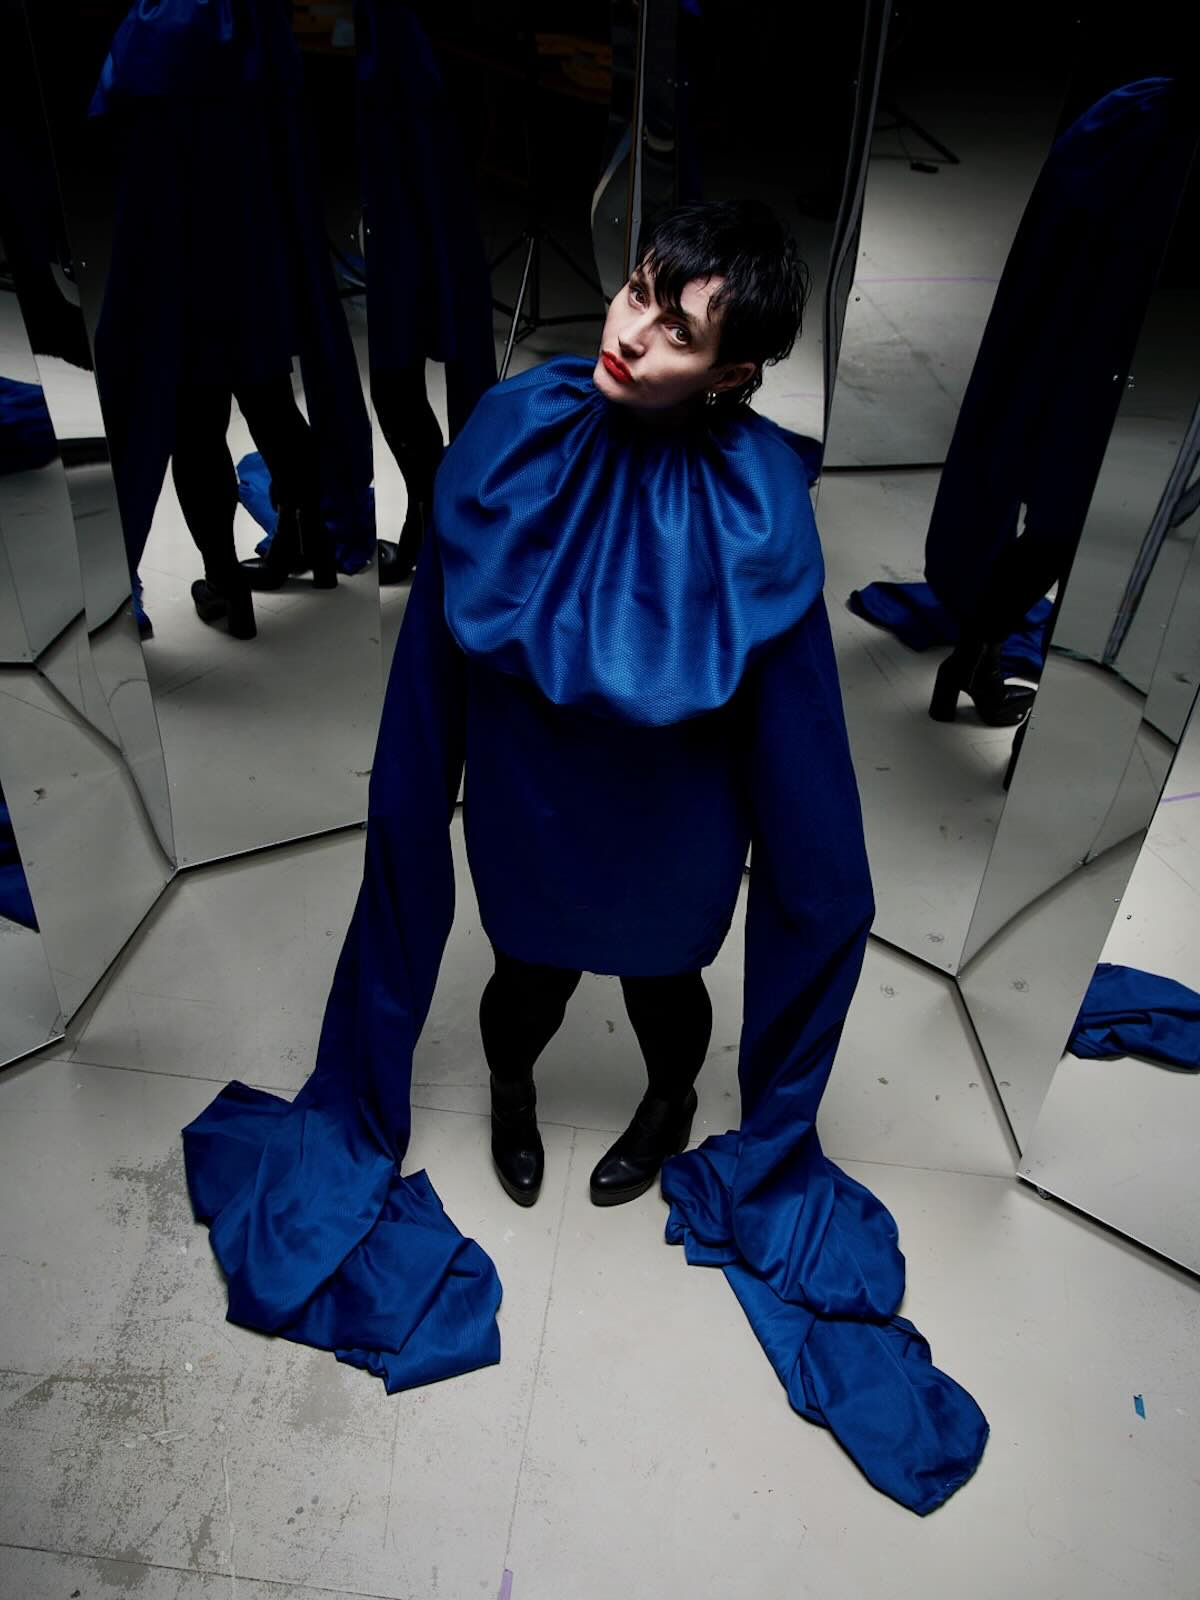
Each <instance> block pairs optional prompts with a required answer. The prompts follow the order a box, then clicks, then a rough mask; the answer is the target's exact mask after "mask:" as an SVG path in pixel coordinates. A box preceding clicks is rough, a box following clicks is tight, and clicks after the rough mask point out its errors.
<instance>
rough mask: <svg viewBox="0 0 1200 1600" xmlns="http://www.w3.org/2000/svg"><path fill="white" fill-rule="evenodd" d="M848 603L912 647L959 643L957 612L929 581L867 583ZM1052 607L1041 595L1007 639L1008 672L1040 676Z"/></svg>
mask: <svg viewBox="0 0 1200 1600" xmlns="http://www.w3.org/2000/svg"><path fill="white" fill-rule="evenodd" d="M846 604H847V605H848V606H849V608H850V610H851V611H853V613H854V615H855V616H856V617H862V618H863V619H864V621H866V622H873V623H874V624H875V626H876V627H878V628H887V630H888V631H889V632H890V633H894V634H895V635H896V637H897V639H899V640H900V643H901V644H906V645H907V646H908V648H909V649H910V650H928V649H930V647H931V646H934V645H940V644H957V643H958V639H959V634H960V632H961V629H960V627H959V622H958V618H957V617H955V616H954V615H952V613H951V612H949V611H947V610H946V608H945V606H944V605H943V604H942V602H941V601H940V600H939V599H938V597H937V595H936V594H934V592H933V590H932V589H931V588H930V587H929V585H928V584H927V583H886V582H879V583H869V584H867V586H866V588H865V589H855V590H854V591H853V592H852V593H851V595H850V598H849V600H848V601H847V602H846ZM1053 609H1054V608H1053V606H1052V605H1051V604H1050V602H1049V600H1039V601H1038V602H1037V604H1036V605H1034V606H1031V607H1030V609H1029V612H1028V614H1027V615H1026V617H1025V624H1024V626H1023V627H1022V628H1020V629H1018V631H1017V632H1016V633H1012V634H1010V635H1009V636H1008V638H1007V639H1006V640H1005V641H1004V644H1003V647H1002V648H1001V651H1000V668H1001V671H1002V673H1003V674H1004V675H1005V676H1006V677H1016V676H1020V677H1031V678H1040V677H1041V675H1042V669H1043V668H1044V667H1045V665H1046V643H1047V641H1046V624H1047V622H1048V621H1049V620H1050V613H1051V611H1052V610H1053Z"/></svg>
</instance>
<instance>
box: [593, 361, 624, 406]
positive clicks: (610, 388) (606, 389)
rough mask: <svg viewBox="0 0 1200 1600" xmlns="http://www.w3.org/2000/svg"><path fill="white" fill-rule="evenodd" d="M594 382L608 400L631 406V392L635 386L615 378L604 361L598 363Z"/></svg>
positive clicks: (594, 373)
mask: <svg viewBox="0 0 1200 1600" xmlns="http://www.w3.org/2000/svg"><path fill="white" fill-rule="evenodd" d="M592 382H593V383H594V384H595V385H596V387H597V389H599V391H600V393H601V394H602V395H603V396H604V398H605V399H606V400H615V401H616V402H617V404H618V405H628V404H629V401H630V398H631V397H630V393H629V391H630V389H632V387H633V385H632V384H630V383H622V382H621V380H620V378H614V377H613V375H612V373H611V372H610V371H609V370H608V368H607V367H606V366H605V365H604V362H603V360H600V361H597V362H596V368H595V371H594V372H593V373H592Z"/></svg>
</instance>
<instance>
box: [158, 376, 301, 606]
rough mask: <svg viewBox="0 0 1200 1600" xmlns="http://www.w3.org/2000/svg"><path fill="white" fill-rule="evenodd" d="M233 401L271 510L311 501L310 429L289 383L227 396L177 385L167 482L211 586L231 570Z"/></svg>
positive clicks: (206, 386) (214, 388)
mask: <svg viewBox="0 0 1200 1600" xmlns="http://www.w3.org/2000/svg"><path fill="white" fill-rule="evenodd" d="M233 394H236V395H237V403H238V406H239V407H240V408H241V412H242V415H243V416H244V417H245V419H246V426H247V427H248V428H249V430H250V434H251V437H252V438H253V440H254V443H255V444H256V445H257V446H258V449H259V451H260V452H261V454H262V457H263V460H264V461H265V462H266V464H267V470H268V471H269V472H270V474H271V487H272V490H273V492H274V494H275V498H276V501H277V503H279V504H282V505H294V506H307V505H309V504H311V503H312V502H313V501H314V500H315V499H316V498H317V497H318V496H319V488H318V482H317V475H316V465H315V459H314V448H313V437H312V430H311V429H310V428H309V425H308V423H307V422H306V421H305V419H304V413H303V412H302V411H301V410H300V408H299V406H298V405H297V404H296V400H295V396H294V395H293V394H292V380H291V378H290V377H287V376H280V377H278V378H272V379H270V380H268V381H267V382H265V383H254V384H239V385H238V386H237V387H236V389H234V390H233V391H232V392H231V391H230V389H229V388H227V387H225V386H224V385H222V384H211V383H188V384H181V385H180V387H179V391H178V394H177V396H176V420H175V448H174V450H173V451H172V452H171V475H172V477H173V478H174V479H175V492H176V493H177V494H178V496H179V505H180V509H181V510H182V511H183V517H184V521H185V522H186V523H187V525H188V532H189V533H190V534H191V536H192V539H193V540H194V541H195V545H196V548H197V550H199V552H200V554H201V556H202V557H203V558H204V571H205V574H206V576H207V577H209V578H214V579H216V580H217V581H218V582H219V581H220V579H221V577H222V575H224V574H228V573H229V571H230V569H231V568H233V567H235V566H236V565H237V551H236V549H235V547H234V541H233V514H234V512H235V511H236V510H237V503H238V495H237V472H236V470H235V468H234V465H233V457H232V456H231V455H230V453H229V445H228V443H227V442H226V434H227V432H228V430H229V407H230V401H231V399H232V397H233Z"/></svg>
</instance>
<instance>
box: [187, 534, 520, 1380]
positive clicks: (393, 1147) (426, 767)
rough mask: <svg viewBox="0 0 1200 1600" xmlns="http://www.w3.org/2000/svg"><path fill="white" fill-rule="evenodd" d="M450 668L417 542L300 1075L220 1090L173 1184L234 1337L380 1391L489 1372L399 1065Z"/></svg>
mask: <svg viewBox="0 0 1200 1600" xmlns="http://www.w3.org/2000/svg"><path fill="white" fill-rule="evenodd" d="M462 697H463V666H462V659H461V656H460V654H459V652H458V650H457V647H456V646H455V645H454V643H453V641H452V640H451V639H450V636H449V634H448V632H447V629H446V625H445V621H444V618H443V615H442V584H441V571H440V566H439V564H438V559H437V551H436V545H433V544H432V543H431V546H430V550H429V552H428V557H427V559H424V560H422V562H421V566H420V570H419V572H418V575H417V577H416V579H415V581H414V583H413V589H412V594H411V596H410V599H409V604H408V610H407V611H406V613H405V618H404V624H403V627H402V628H401V632H400V638H399V641H398V644H397V648H396V657H395V661H394V663H393V666H392V673H391V679H390V682H389V685H388V693H387V698H386V701H385V704H384V713H383V721H382V725H381V728H380V735H379V744H378V748H377V751H376V761H375V767H374V771H373V773H372V778H371V791H370V806H369V817H368V824H367V850H366V865H365V869H364V873H363V884H362V889H361V891H360V893H359V897H358V903H357V905H356V907H355V911H354V916H353V919H352V921H351V924H350V929H349V932H348V933H347V936H346V942H345V945H344V947H343V949H342V953H341V957H340V959H339V961H338V965H337V972H336V974H335V977H334V981H333V988H332V990H331V992H330V996H329V1001H328V1005H327V1007H326V1012H325V1020H324V1025H323V1027H322V1031H321V1042H320V1046H319V1050H318V1055H317V1065H316V1070H315V1071H314V1073H313V1075H312V1077H311V1078H310V1079H309V1080H308V1082H307V1083H306V1084H305V1085H304V1087H303V1089H301V1091H300V1093H299V1094H298V1095H297V1096H296V1099H295V1100H294V1101H293V1102H292V1104H291V1105H290V1106H289V1105H288V1104H287V1102H286V1101H283V1100H281V1099H279V1098H278V1097H277V1096H275V1095H270V1094H264V1093H263V1092H261V1091H259V1090H255V1089H251V1088H248V1087H246V1086H245V1085H244V1084H240V1083H232V1084H230V1085H229V1086H228V1087H227V1088H226V1089H225V1090H223V1091H222V1092H221V1094H219V1095H218V1096H217V1098H216V1099H215V1100H214V1101H213V1103H212V1104H211V1105H210V1106H209V1107H208V1108H207V1110H205V1111H204V1112H203V1113H202V1114H201V1115H200V1116H199V1117H198V1118H197V1119H196V1120H195V1121H194V1122H193V1123H191V1125H190V1126H189V1127H187V1128H185V1129H184V1157H185V1161H186V1165H187V1176H188V1187H189V1191H190V1193H191V1197H192V1203H193V1206H194V1208H195V1212H196V1215H197V1217H198V1218H200V1219H201V1220H203V1221H207V1222H208V1223H209V1228H210V1238H211V1241H212V1247H213V1251H214V1253H215V1254H216V1257H217V1259H218V1261H219V1262H220V1264H221V1267H222V1269H223V1270H224V1272H225V1276H226V1279H227V1283H228V1289H229V1317H230V1320H231V1321H233V1322H238V1323H241V1324H243V1325H244V1326H246V1327H251V1328H257V1329H259V1330H261V1331H263V1332H269V1333H278V1334H283V1335H285V1336H286V1337H288V1338H290V1339H295V1340H298V1341H299V1342H300V1343H302V1344H310V1345H315V1346H317V1347H318V1348H320V1349H332V1350H336V1351H337V1354H338V1355H339V1357H340V1358H341V1359H342V1360H345V1361H350V1362H353V1363H354V1364H356V1365H359V1366H365V1367H367V1368H369V1369H370V1370H371V1371H373V1372H375V1373H376V1374H377V1375H378V1376H379V1377H381V1378H382V1379H383V1381H384V1383H385V1384H386V1386H387V1388H388V1390H389V1392H392V1391H394V1390H397V1389H402V1388H407V1387H410V1386H412V1385H414V1384H418V1383H427V1382H430V1381H432V1380H433V1379H436V1378H444V1377H450V1376H452V1375H454V1374H456V1373H461V1372H469V1371H471V1370H472V1369H473V1368H475V1367H479V1366H485V1365H488V1364H489V1363H492V1362H495V1361H498V1360H499V1357H500V1341H499V1333H498V1331H497V1328H496V1311H497V1308H498V1306H499V1303H500V1285H499V1281H498V1279H497V1277H496V1272H495V1268H494V1267H493V1265H492V1263H491V1261H490V1260H489V1258H488V1257H487V1255H486V1254H485V1253H484V1252H483V1251H482V1250H481V1249H480V1247H479V1246H478V1245H477V1244H475V1243H474V1241H472V1240H469V1239H464V1238H463V1237H462V1235H461V1234H460V1233H459V1232H458V1229H457V1228H455V1226H454V1224H453V1223H452V1222H451V1221H450V1220H449V1218H447V1216H446V1215H445V1213H444V1211H443V1210H442V1207H441V1203H440V1201H439V1200H438V1197H437V1195H436V1193H435V1192H434V1190H433V1188H432V1186H431V1184H430V1183H429V1180H428V1178H427V1177H426V1176H425V1174H424V1173H416V1174H414V1175H413V1176H411V1177H408V1178H404V1177H401V1175H400V1167H401V1162H402V1161H403V1158H404V1154H405V1151H406V1150H407V1147H408V1139H409V1131H410V1116H409V1086H410V1082H411V1077H412V1052H413V1047H414V1045H415V1043H416V1041H417V1038H418V1036H419V1034H420V1031H421V1027H422V1025H423V1023H424V1021H425V1016H426V1013H427V1011H428V1009H429V1003H430V1000H431V999H432V996H433V989H434V985H435V983H436V981H437V974H438V967H439V964H440V962H441V957H442V952H443V949H444V947H445V943H446V939H447V937H448V935H449V931H450V925H451V922H452V921H453V916H454V874H453V867H452V863H451V855H450V839H449V821H450V816H451V813H452V812H453V809H454V802H455V796H456V794H457V790H458V782H459V776H460V774H461V770H462V729H463V701H462Z"/></svg>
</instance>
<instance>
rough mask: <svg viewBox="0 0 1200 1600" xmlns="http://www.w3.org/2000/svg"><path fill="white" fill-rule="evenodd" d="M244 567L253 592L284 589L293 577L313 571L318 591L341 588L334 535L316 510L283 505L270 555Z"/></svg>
mask: <svg viewBox="0 0 1200 1600" xmlns="http://www.w3.org/2000/svg"><path fill="white" fill-rule="evenodd" d="M241 567H242V571H243V572H244V573H245V574H246V579H247V581H248V583H249V585H250V587H251V588H252V589H281V588H282V587H283V585H284V583H285V581H286V580H287V579H288V578H289V577H292V576H295V575H296V574H298V573H302V572H307V571H309V569H310V568H311V570H312V585H313V588H314V589H336V588H337V554H336V552H335V550H334V544H333V535H332V534H331V533H330V532H329V529H328V528H327V527H326V526H325V524H324V522H323V521H322V519H321V514H320V512H319V511H318V510H317V509H316V508H315V507H313V508H312V509H307V510H302V509H300V508H299V507H297V506H292V505H286V504H285V505H281V506H280V508H279V518H278V520H277V522H276V524H275V533H274V536H273V537H272V539H271V543H270V544H269V545H268V546H267V553H266V555H265V556H261V557H259V556H255V557H254V558H253V559H252V560H250V561H243V562H242V563H241Z"/></svg>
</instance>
